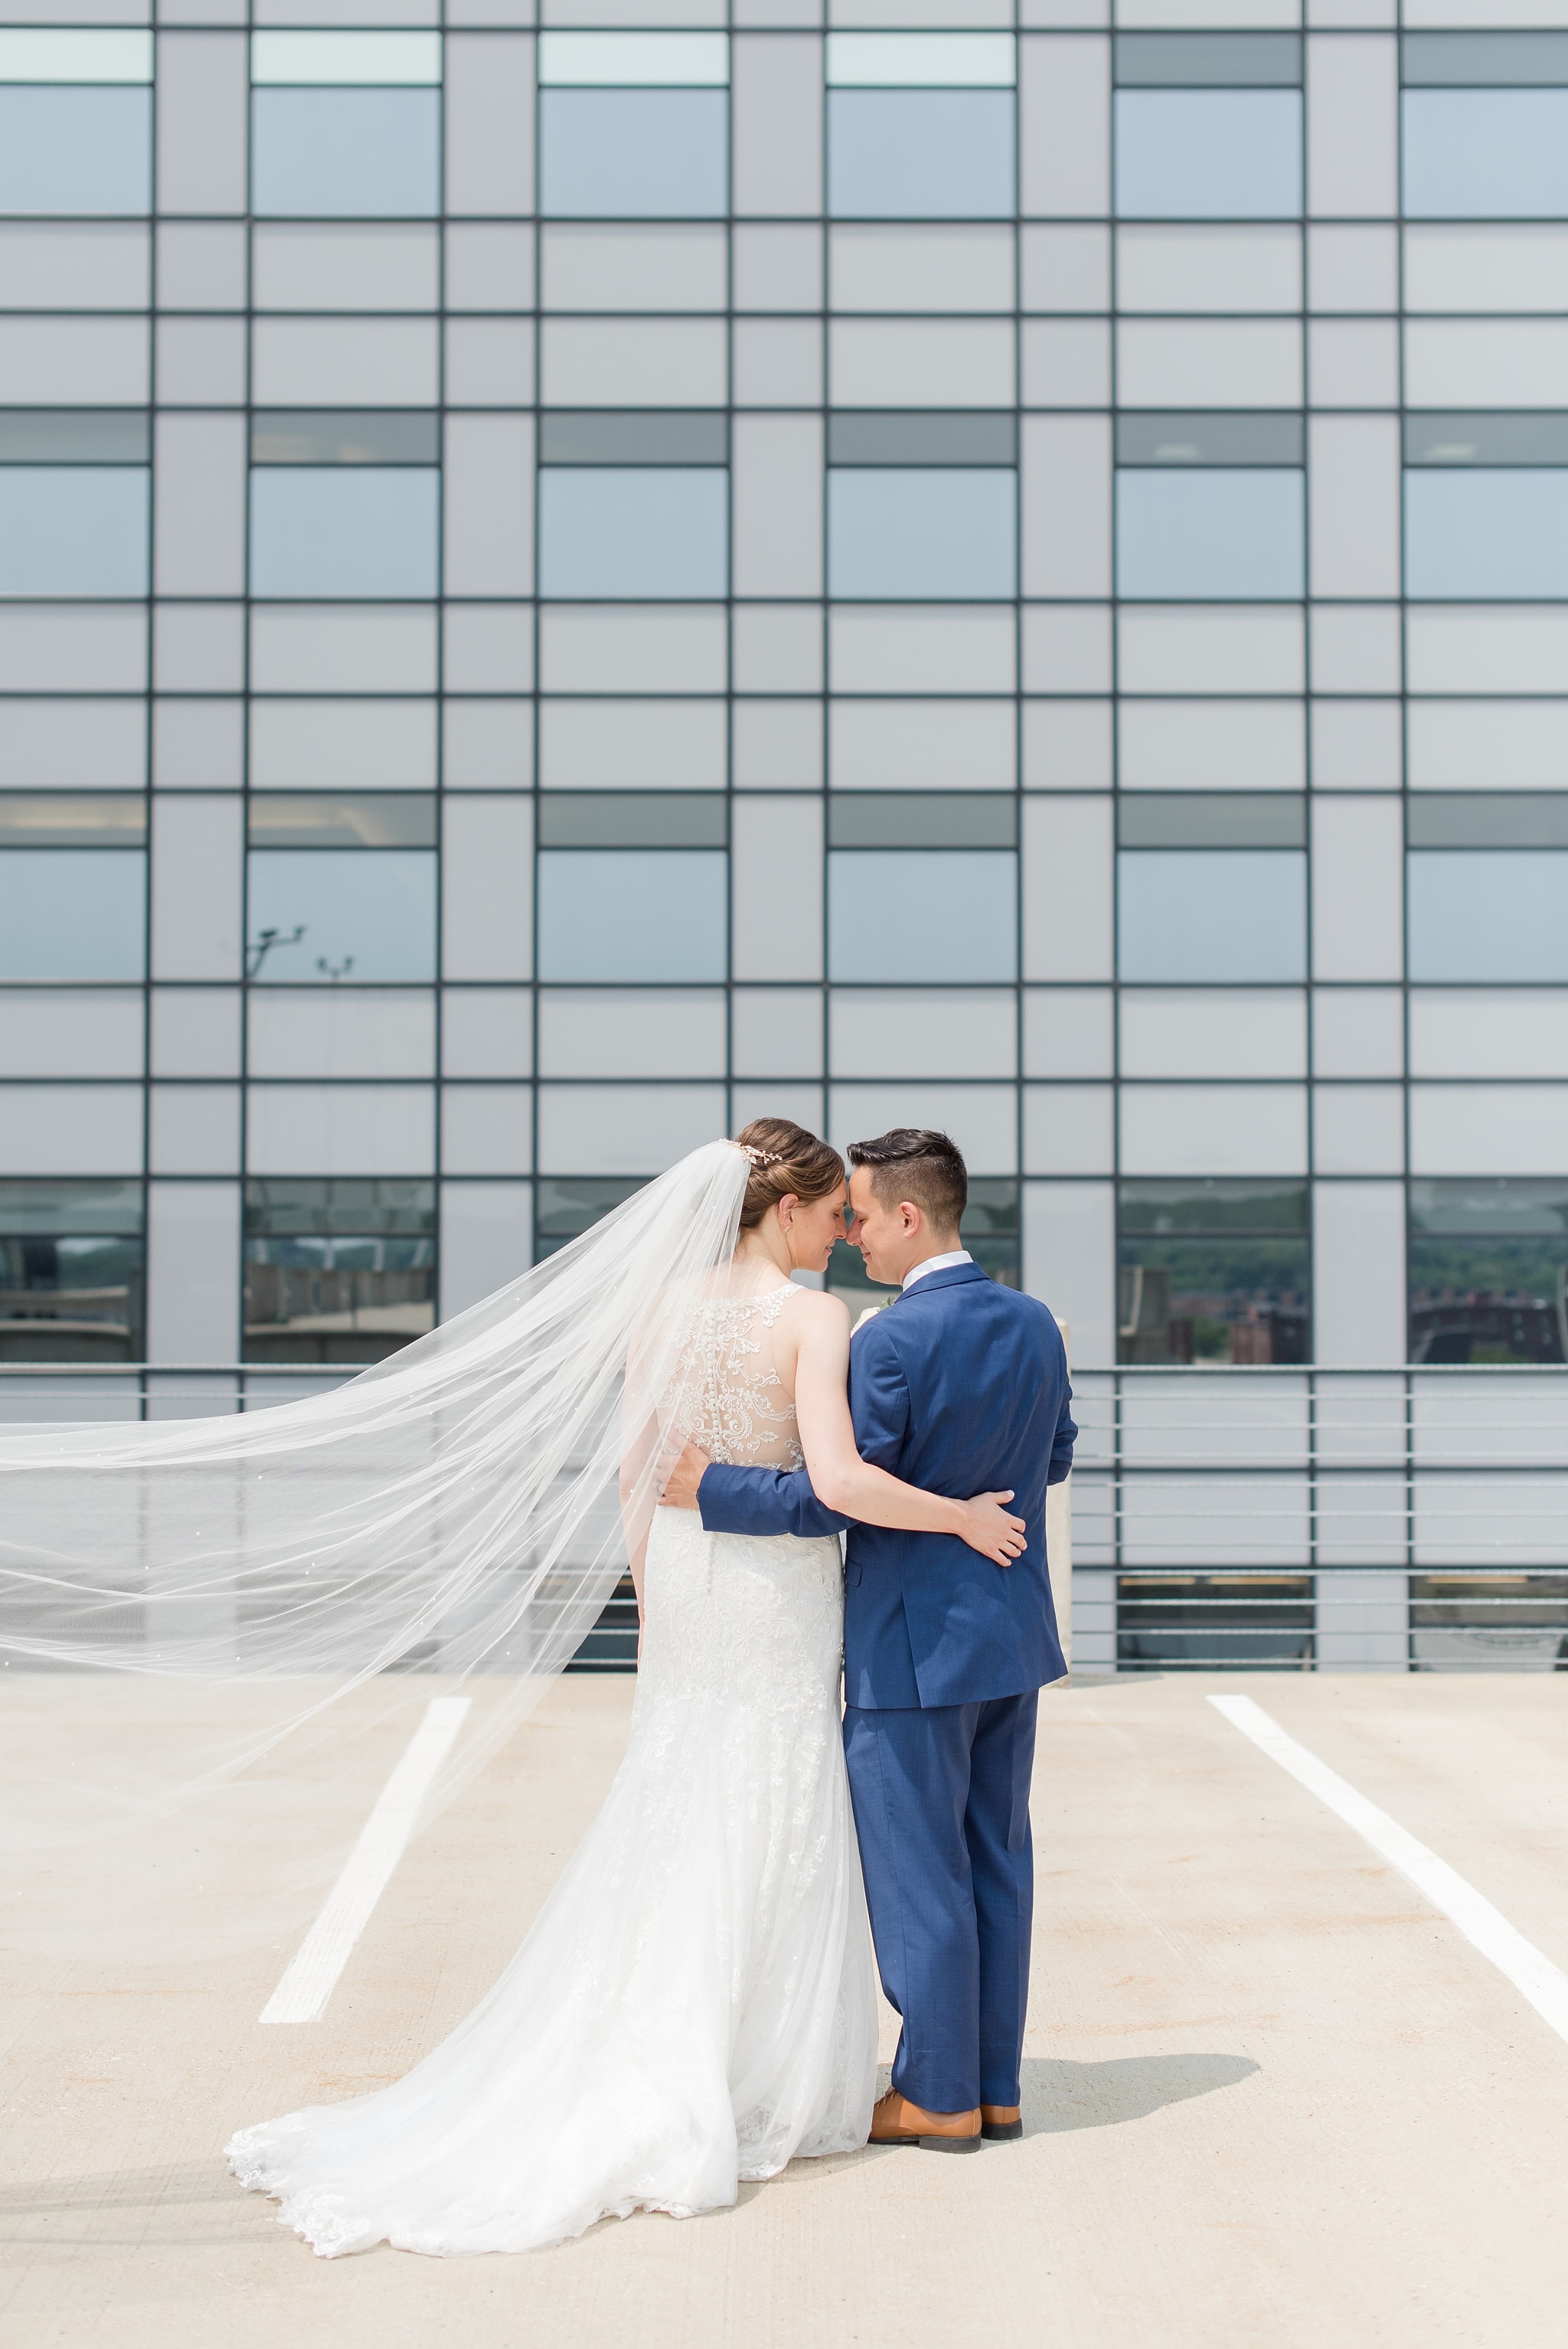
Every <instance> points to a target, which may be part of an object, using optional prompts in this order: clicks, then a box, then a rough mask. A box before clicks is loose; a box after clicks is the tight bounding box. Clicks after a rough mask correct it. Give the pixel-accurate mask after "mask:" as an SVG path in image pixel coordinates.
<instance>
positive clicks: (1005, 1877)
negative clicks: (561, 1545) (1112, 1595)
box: [665, 1127, 1078, 2153]
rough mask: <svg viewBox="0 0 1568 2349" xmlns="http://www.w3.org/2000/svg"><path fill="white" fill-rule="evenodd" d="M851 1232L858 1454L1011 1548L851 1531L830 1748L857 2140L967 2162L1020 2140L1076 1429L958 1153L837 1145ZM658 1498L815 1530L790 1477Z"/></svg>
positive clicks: (690, 1462)
mask: <svg viewBox="0 0 1568 2349" xmlns="http://www.w3.org/2000/svg"><path fill="white" fill-rule="evenodd" d="M850 1164H851V1177H850V1200H849V1204H850V1209H851V1213H852V1216H853V1219H854V1220H853V1225H852V1228H851V1235H850V1237H851V1238H852V1240H853V1241H854V1244H855V1245H856V1247H859V1248H860V1249H861V1253H862V1254H863V1256H864V1257H865V1261H866V1270H867V1272H868V1273H869V1274H870V1276H871V1278H872V1280H874V1281H879V1282H882V1283H885V1284H886V1285H888V1286H889V1287H892V1286H898V1287H900V1288H901V1292H902V1293H901V1294H900V1295H899V1296H898V1297H896V1298H895V1299H893V1300H892V1304H891V1306H890V1307H889V1308H888V1309H887V1310H886V1311H885V1312H882V1313H879V1314H877V1315H876V1316H875V1318H874V1319H872V1320H870V1321H868V1322H867V1324H866V1325H865V1327H864V1328H863V1329H861V1330H859V1331H858V1333H857V1334H856V1337H855V1339H854V1342H853V1344H852V1346H851V1350H850V1407H851V1412H852V1413H853V1417H854V1423H855V1440H856V1443H857V1444H858V1445H859V1448H860V1451H861V1457H862V1458H863V1459H866V1460H869V1461H871V1462H872V1463H873V1464H875V1465H876V1466H877V1467H879V1468H886V1469H888V1470H889V1471H891V1473H892V1475H896V1476H903V1477H905V1478H907V1480H908V1481H909V1482H910V1483H911V1484H912V1485H923V1486H924V1487H925V1488H926V1489H927V1490H928V1491H930V1492H935V1493H943V1494H947V1495H951V1496H953V1497H954V1498H955V1499H967V1498H968V1497H969V1496H970V1495H972V1494H975V1493H983V1492H995V1491H998V1490H1006V1489H1008V1488H1010V1489H1011V1491H1012V1494H1013V1496H1014V1498H1013V1507H1014V1508H1015V1510H1016V1512H1017V1513H1018V1514H1019V1515H1020V1516H1022V1517H1023V1519H1024V1521H1025V1524H1026V1528H1027V1546H1026V1548H1025V1549H1024V1551H1023V1553H1022V1555H1021V1556H1020V1557H1017V1558H1016V1559H1015V1560H1014V1561H1013V1563H1012V1565H1011V1566H1010V1567H1006V1568H1004V1567H999V1566H995V1565H994V1564H993V1563H992V1562H991V1561H990V1560H989V1559H988V1558H985V1557H981V1556H980V1555H979V1554H978V1552H976V1551H975V1550H973V1549H970V1548H968V1547H966V1546H965V1543H963V1542H962V1541H960V1540H959V1539H958V1538H957V1537H956V1536H954V1535H949V1534H923V1533H898V1532H892V1531H890V1530H887V1529H885V1528H883V1527H882V1526H862V1525H852V1524H851V1525H850V1532H849V1545H848V1554H847V1558H846V1588H845V1604H844V1688H845V1698H846V1709H845V1713H844V1754H845V1759H846V1761H847V1763H848V1765H849V1775H850V1788H851V1795H852V1797H853V1800H854V1809H855V1827H856V1832H857V1834H858V1836H859V1837H860V1846H861V1864H862V1867H863V1869H864V1873H865V1880H866V1895H867V1899H868V1902H869V1904H870V1908H871V1918H872V1936H873V1939H874V1940H875V1942H876V1951H877V1965H878V1969H879V1971H880V1972H881V1975H882V1989H883V1991H884V1992H886V1995H887V1998H888V2001H889V2003H890V2004H891V2005H892V2006H893V2007H895V2008H896V2009H897V2011H898V2013H900V2014H901V2015H902V2016H903V2034H902V2036H901V2038H900V2041H899V2049H898V2055H897V2059H896V2061H895V2062H894V2064H893V2067H892V2088H891V2089H890V2090H889V2091H888V2094H887V2095H885V2096H883V2097H882V2098H881V2100H880V2101H879V2103H878V2105H877V2106H876V2111H875V2114H874V2116H873V2118H872V2144H873V2145H921V2146H925V2147H929V2148H930V2149H931V2150H933V2151H938V2150H940V2151H943V2152H952V2153H958V2152H969V2151H972V2150H974V2149H975V2147H978V2145H979V2143H980V2140H981V2137H983V2136H984V2137H1021V2136H1022V2135H1023V2124H1022V2121H1021V2119H1020V2117H1019V2110H1018V2099H1019V2086H1018V2073H1019V2064H1020V2060H1021V2054H1022V2049H1023V2040H1024V2015H1025V2008H1026V2002H1027V1998H1028V1981H1029V1929H1030V1920H1031V1915H1032V1911H1033V1905H1034V1857H1033V1848H1032V1846H1031V1842H1030V1836H1029V1781H1030V1775H1031V1772H1032V1768H1033V1764H1034V1754H1035V1711H1036V1704H1037V1697H1038V1692H1039V1690H1040V1689H1041V1687H1042V1686H1043V1685H1044V1684H1045V1682H1047V1681H1054V1680H1059V1679H1060V1678H1061V1676H1062V1674H1063V1673H1064V1672H1065V1671H1066V1670H1067V1666H1066V1664H1065V1663H1064V1661H1063V1660H1062V1651H1061V1648H1060V1646H1059V1645H1058V1643H1057V1627H1056V1616H1055V1613H1054V1610H1053V1609H1052V1605H1051V1586H1050V1578H1049V1576H1048V1574H1047V1568H1046V1543H1045V1528H1046V1487H1047V1485H1054V1484H1057V1483H1059V1482H1060V1480H1061V1479H1062V1478H1063V1477H1064V1476H1066V1475H1067V1473H1068V1469H1069V1468H1070V1466H1071V1465H1072V1449H1073V1439H1074V1437H1075V1435H1076V1434H1077V1433H1078V1431H1077V1429H1076V1428H1075V1427H1074V1425H1073V1423H1072V1420H1071V1419H1070V1417H1069V1416H1068V1399H1069V1394H1070V1389H1069V1388H1068V1377H1067V1363H1066V1360H1065V1357H1064V1355H1063V1351H1062V1341H1061V1335H1060V1332H1059V1331H1058V1330H1057V1325H1056V1323H1055V1321H1054V1320H1053V1319H1051V1316H1050V1314H1049V1313H1048V1312H1047V1309H1046V1308H1045V1307H1044V1306H1043V1305H1041V1304H1039V1303H1037V1301H1036V1299H1033V1298H1031V1297H1023V1296H1020V1295H1019V1294H1018V1292H1017V1291H1016V1289H1011V1288H1001V1287H1000V1286H999V1285H998V1284H997V1283H996V1282H995V1281H993V1280H991V1279H990V1278H987V1276H986V1275H985V1273H984V1272H983V1271H982V1270H981V1268H980V1267H979V1266H978V1265H977V1264H976V1263H975V1261H974V1259H973V1257H971V1256H970V1255H969V1253H968V1251H967V1250H966V1249H965V1247H964V1246H963V1244H962V1242H961V1241H960V1239H959V1237H958V1225H959V1219H960V1217H961V1216H962V1215H963V1213H964V1209H965V1204H966V1202H967V1198H968V1189H969V1185H968V1177H967V1174H966V1173H965V1165H964V1161H963V1159H962V1157H961V1156H960V1155H959V1154H958V1151H957V1150H956V1148H955V1147H954V1144H953V1143H951V1142H950V1141H949V1140H948V1138H947V1136H946V1135H945V1134H944V1133H929V1132H924V1131H919V1130H914V1129H911V1128H908V1127H899V1128H896V1129H895V1130H894V1131H893V1132H892V1133H884V1134H882V1135H881V1136H880V1137H879V1139H878V1140H876V1141H875V1142H860V1143H854V1144H852V1145H851V1150H850ZM694 1498H695V1505H696V1506H697V1507H698V1508H699V1509H700V1511H701V1514H702V1522H703V1525H704V1526H705V1527H706V1528H707V1531H709V1532H710V1533H737V1534H764V1535H766V1534H799V1535H804V1536H810V1535H815V1534H824V1533H836V1532H838V1531H839V1530H840V1529H841V1528H842V1527H843V1526H845V1525H847V1524H849V1520H848V1519H847V1518H844V1517H842V1516H835V1515H834V1514H833V1513H832V1512H831V1511H830V1510H829V1509H826V1508H824V1507H823V1506H822V1504H821V1503H820V1501H819V1500H818V1499H817V1497H816V1495H815V1494H814V1493H813V1492H812V1490H811V1486H810V1480H809V1478H808V1476H807V1474H806V1472H805V1470H804V1469H798V1470H796V1471H795V1472H794V1474H792V1475H790V1474H787V1473H785V1472H783V1471H781V1470H779V1469H770V1468H727V1467H718V1466H715V1465H707V1466H706V1467H704V1466H702V1455H701V1454H697V1453H695V1452H693V1451H689V1450H688V1452H687V1454H686V1456H685V1458H684V1460H683V1462H682V1464H681V1465H680V1466H679V1467H678V1468H677V1469H676V1475H675V1476H674V1477H672V1479H671V1481H670V1484H669V1485H668V1486H667V1487H666V1490H665V1502H666V1504H671V1505H673V1506H686V1507H688V1508H689V1507H691V1506H693V1505H694Z"/></svg>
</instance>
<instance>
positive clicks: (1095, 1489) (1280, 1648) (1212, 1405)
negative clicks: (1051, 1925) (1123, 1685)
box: [0, 1362, 1568, 1671]
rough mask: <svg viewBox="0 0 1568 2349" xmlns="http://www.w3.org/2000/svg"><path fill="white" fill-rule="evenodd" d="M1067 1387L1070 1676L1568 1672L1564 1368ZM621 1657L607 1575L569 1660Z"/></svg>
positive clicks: (240, 1398) (1444, 1367) (165, 1379)
mask: <svg viewBox="0 0 1568 2349" xmlns="http://www.w3.org/2000/svg"><path fill="white" fill-rule="evenodd" d="M359 1367H361V1366H359V1365H354V1364H322V1363H312V1362H296V1363H288V1362H175V1363H145V1362H117V1363H99V1362H44V1363H36V1362H35V1363H27V1362H0V1421H5V1420H8V1419H9V1420H15V1419H29V1420H35V1421H36V1420H44V1419H62V1418H65V1419H70V1418H76V1419H108V1418H115V1419H125V1418H180V1417H184V1416H187V1415H190V1414H192V1413H208V1412H232V1411H237V1410H253V1409H257V1408H261V1407H264V1406H265V1405H266V1404H268V1403H272V1402H282V1401H284V1400H285V1399H288V1398H291V1397H292V1396H294V1395H299V1394H305V1393H310V1392H318V1391H320V1390H322V1389H324V1388H326V1387H331V1386H335V1385H339V1384H341V1383H342V1382H343V1381H345V1380H346V1379H349V1378H352V1377H353V1376H355V1374H356V1370H357V1369H358V1368H359ZM1074 1394H1075V1401H1074V1405H1073V1408H1074V1413H1075V1416H1076V1417H1077V1419H1078V1427H1079V1435H1078V1453H1077V1464H1076V1466H1075V1470H1074V1475H1073V1478H1072V1494H1073V1520H1072V1553H1073V1575H1072V1589H1073V1603H1072V1637H1073V1650H1074V1656H1073V1661H1074V1667H1075V1670H1089V1671H1181V1670H1206V1671H1213V1670H1223V1669H1226V1668H1230V1667H1239V1668H1245V1669H1247V1670H1251V1671H1256V1670H1259V1669H1268V1668H1274V1669H1279V1670H1287V1671H1311V1670H1314V1669H1317V1668H1337V1669H1348V1670H1364V1671H1369V1670H1370V1671H1375V1670H1381V1671H1408V1670H1416V1671H1453V1670H1465V1669H1470V1670H1500V1669H1511V1670H1535V1671H1542V1670H1548V1671H1550V1670H1568V1364H1563V1363H1551V1364H1533V1365H1528V1366H1522V1365H1515V1364H1511V1363H1498V1364H1469V1365H1459V1364H1440V1365H1439V1364H1404V1363H1400V1364H1395V1365H1391V1366H1389V1367H1387V1368H1372V1369H1357V1370H1339V1369H1328V1368H1325V1367H1321V1366H1317V1365H1307V1366H1295V1365H1284V1364H1275V1365H1262V1364H1248V1365H1246V1366H1242V1367H1235V1368H1232V1367H1228V1366H1216V1367H1210V1366H1208V1365H1174V1366H1169V1367H1162V1366H1156V1365H1145V1364H1139V1365H1132V1364H1122V1365H1118V1366H1116V1367H1114V1368H1108V1369H1099V1370H1097V1369H1087V1370H1085V1369H1079V1370H1077V1371H1075V1372H1074ZM83 1406H87V1407H86V1408H84V1407H83ZM634 1660H635V1615H634V1607H633V1605H632V1601H631V1591H630V1586H629V1583H624V1584H623V1586H622V1588H620V1589H619V1590H618V1591H617V1592H616V1594H615V1596H614V1598H613V1599H612V1600H611V1602H610V1604H609V1606H608V1607H607V1608H606V1609H605V1610H604V1614H603V1617H602V1618H601V1619H600V1622H599V1624H598V1626H597V1627H596V1629H595V1630H593V1632H591V1633H590V1635H589V1637H588V1639H587V1640H586V1641H585V1642H584V1644H583V1651H582V1654H581V1656H580V1658H579V1660H578V1663H577V1665H576V1666H574V1667H573V1669H579V1670H583V1671H630V1670H632V1669H634Z"/></svg>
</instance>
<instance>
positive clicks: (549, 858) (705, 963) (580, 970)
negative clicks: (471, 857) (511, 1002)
mask: <svg viewBox="0 0 1568 2349" xmlns="http://www.w3.org/2000/svg"><path fill="white" fill-rule="evenodd" d="M728 864H729V860H728V858H727V856H726V855H725V854H724V852H723V850H722V849H702V848H694V849H679V848H672V849H656V848H655V849H634V848H625V849H622V848H607V849H593V848H551V849H544V850H542V851H541V853H540V858H539V975H540V977H541V978H543V979H654V980H657V979H664V980H668V981H683V980H690V981H697V980H702V979H722V978H724V977H725V976H726V968H727V952H726V943H727V941H726V931H727V922H728V905H727V895H728V890H727V883H728Z"/></svg>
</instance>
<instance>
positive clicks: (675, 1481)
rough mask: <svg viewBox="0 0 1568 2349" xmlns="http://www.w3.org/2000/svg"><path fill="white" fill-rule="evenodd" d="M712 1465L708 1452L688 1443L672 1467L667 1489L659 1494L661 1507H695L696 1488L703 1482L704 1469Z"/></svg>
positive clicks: (666, 1485)
mask: <svg viewBox="0 0 1568 2349" xmlns="http://www.w3.org/2000/svg"><path fill="white" fill-rule="evenodd" d="M712 1465H713V1463H712V1461H711V1460H710V1459H709V1458H708V1456H707V1453H706V1452H700V1451H698V1449H697V1447H696V1444H687V1445H686V1450H685V1451H684V1452H683V1453H682V1454H681V1456H680V1458H679V1459H678V1460H677V1461H676V1464H675V1466H674V1467H673V1468H672V1469H671V1471H670V1474H669V1478H668V1481H667V1483H666V1484H665V1489H664V1491H663V1492H662V1493H661V1494H660V1495H659V1506H660V1508H661V1509H695V1508H696V1488H697V1486H698V1485H700V1484H701V1483H702V1475H703V1470H704V1469H705V1468H711V1467H712Z"/></svg>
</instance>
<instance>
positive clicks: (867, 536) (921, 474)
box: [828, 466, 1018, 601]
mask: <svg viewBox="0 0 1568 2349" xmlns="http://www.w3.org/2000/svg"><path fill="white" fill-rule="evenodd" d="M1016 483H1017V476H1016V474H1015V473H1013V472H1011V471H1001V470H1000V469H996V470H985V471H982V470H979V469H974V468H965V470H963V471H958V470H957V469H956V468H954V469H953V470H951V471H949V470H944V469H939V468H937V467H934V466H920V467H914V466H910V467H907V468H905V467H899V466H879V467H877V468H876V469H875V470H872V469H871V468H867V469H866V470H864V471H845V470H840V471H834V472H830V474H829V476H828V582H829V584H828V593H829V595H871V596H877V597H885V598H888V599H905V598H913V599H914V600H916V601H923V600H927V599H930V600H942V599H944V598H946V597H949V596H954V597H956V596H972V595H974V596H982V595H988V596H998V597H999V596H1005V595H1015V594H1016V592H1017V591H1016V581H1017V572H1018V561H1017V492H1016Z"/></svg>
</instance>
